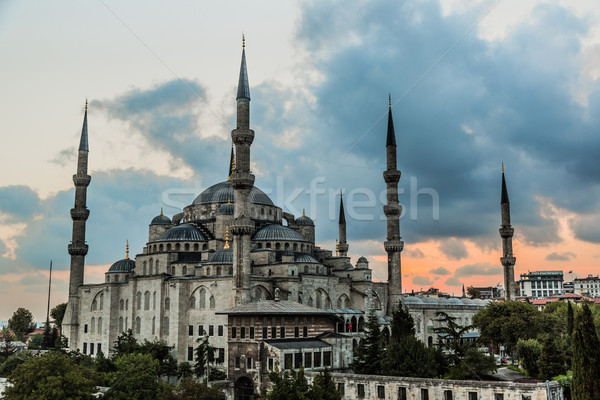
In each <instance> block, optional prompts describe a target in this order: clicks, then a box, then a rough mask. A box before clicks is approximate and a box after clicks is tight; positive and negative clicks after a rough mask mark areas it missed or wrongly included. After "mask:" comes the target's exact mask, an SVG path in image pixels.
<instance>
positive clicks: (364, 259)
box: [356, 257, 369, 263]
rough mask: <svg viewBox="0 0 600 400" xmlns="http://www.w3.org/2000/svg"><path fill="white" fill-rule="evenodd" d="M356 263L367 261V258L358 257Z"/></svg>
mask: <svg viewBox="0 0 600 400" xmlns="http://www.w3.org/2000/svg"><path fill="white" fill-rule="evenodd" d="M356 262H357V263H369V261H367V259H366V258H365V257H360V258H359V259H358V261H356Z"/></svg>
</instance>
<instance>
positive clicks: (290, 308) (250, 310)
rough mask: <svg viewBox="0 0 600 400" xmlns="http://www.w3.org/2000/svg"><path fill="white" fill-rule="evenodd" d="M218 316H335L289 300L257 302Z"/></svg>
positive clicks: (223, 312) (221, 312)
mask: <svg viewBox="0 0 600 400" xmlns="http://www.w3.org/2000/svg"><path fill="white" fill-rule="evenodd" d="M216 314H218V315H256V314H261V315H293V314H298V315H325V316H330V317H332V318H336V319H337V316H336V315H335V314H334V313H332V312H331V311H329V310H322V309H319V308H314V307H310V306H307V305H305V304H300V303H297V302H295V301H289V300H281V301H276V300H259V301H254V302H251V303H246V304H241V305H239V306H236V307H233V308H230V309H228V310H224V311H219V312H217V313H216Z"/></svg>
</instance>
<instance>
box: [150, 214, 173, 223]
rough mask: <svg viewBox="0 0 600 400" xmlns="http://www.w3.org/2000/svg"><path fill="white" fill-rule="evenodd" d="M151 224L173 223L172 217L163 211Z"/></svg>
mask: <svg viewBox="0 0 600 400" xmlns="http://www.w3.org/2000/svg"><path fill="white" fill-rule="evenodd" d="M150 225H171V219H170V218H169V217H167V216H166V215H164V214H163V213H162V212H161V213H160V215H157V216H156V217H154V218H153V219H152V222H150Z"/></svg>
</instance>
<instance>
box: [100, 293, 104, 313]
mask: <svg viewBox="0 0 600 400" xmlns="http://www.w3.org/2000/svg"><path fill="white" fill-rule="evenodd" d="M100 310H104V293H100Z"/></svg>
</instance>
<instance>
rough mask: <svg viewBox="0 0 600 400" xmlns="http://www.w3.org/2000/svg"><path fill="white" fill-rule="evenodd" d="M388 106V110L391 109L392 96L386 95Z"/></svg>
mask: <svg viewBox="0 0 600 400" xmlns="http://www.w3.org/2000/svg"><path fill="white" fill-rule="evenodd" d="M388 104H389V106H390V108H392V94H391V93H389V94H388Z"/></svg>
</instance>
